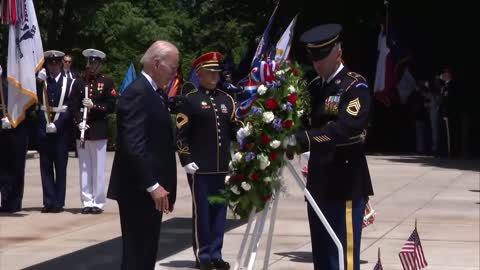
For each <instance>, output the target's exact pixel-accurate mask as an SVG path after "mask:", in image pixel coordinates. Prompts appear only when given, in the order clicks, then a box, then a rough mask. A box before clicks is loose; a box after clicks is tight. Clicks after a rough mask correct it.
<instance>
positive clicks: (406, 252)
mask: <svg viewBox="0 0 480 270" xmlns="http://www.w3.org/2000/svg"><path fill="white" fill-rule="evenodd" d="M398 256H399V257H400V261H401V262H402V266H403V269H404V270H419V269H423V268H425V267H427V265H428V264H427V260H426V259H425V255H424V254H423V248H422V243H421V242H420V237H419V236H418V232H417V227H416V226H415V229H414V230H413V233H412V234H411V235H410V237H409V238H408V240H407V242H405V244H404V245H403V247H402V250H401V251H400V253H399V254H398Z"/></svg>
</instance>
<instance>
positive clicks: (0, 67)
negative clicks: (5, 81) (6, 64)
mask: <svg viewBox="0 0 480 270" xmlns="http://www.w3.org/2000/svg"><path fill="white" fill-rule="evenodd" d="M2 74H3V69H2V66H1V65H0V76H2Z"/></svg>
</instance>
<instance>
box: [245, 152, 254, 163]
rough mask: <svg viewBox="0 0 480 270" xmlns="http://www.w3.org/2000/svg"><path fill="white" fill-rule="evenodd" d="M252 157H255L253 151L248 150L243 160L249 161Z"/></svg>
mask: <svg viewBox="0 0 480 270" xmlns="http://www.w3.org/2000/svg"><path fill="white" fill-rule="evenodd" d="M254 158H255V154H254V153H253V152H248V153H247V155H246V156H245V161H246V162H249V161H251V160H252V159H254Z"/></svg>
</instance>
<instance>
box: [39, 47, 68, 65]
mask: <svg viewBox="0 0 480 270" xmlns="http://www.w3.org/2000/svg"><path fill="white" fill-rule="evenodd" d="M64 56H65V53H64V52H61V51H56V50H50V51H46V52H44V53H43V57H44V58H45V62H46V63H50V64H57V63H60V62H62V58H63V57H64Z"/></svg>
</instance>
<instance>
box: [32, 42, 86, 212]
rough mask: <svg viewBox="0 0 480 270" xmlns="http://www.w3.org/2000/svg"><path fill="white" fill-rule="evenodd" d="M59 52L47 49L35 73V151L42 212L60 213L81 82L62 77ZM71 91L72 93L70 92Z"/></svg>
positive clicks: (63, 198) (61, 56)
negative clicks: (38, 161)
mask: <svg viewBox="0 0 480 270" xmlns="http://www.w3.org/2000/svg"><path fill="white" fill-rule="evenodd" d="M64 55H65V54H64V53H63V52H60V51H46V52H45V53H44V57H45V67H46V70H45V69H42V70H41V71H40V72H39V73H38V75H37V78H38V84H37V97H38V102H39V113H38V125H37V136H38V150H39V154H40V173H41V178H42V189H43V205H44V207H43V209H42V213H49V212H51V213H59V212H62V211H63V206H64V205H65V191H66V181H67V163H68V146H69V143H70V140H71V135H72V134H71V127H70V125H71V124H72V102H73V98H72V96H73V95H74V94H72V93H75V92H76V91H78V88H81V86H82V84H81V83H80V82H79V81H77V80H72V79H68V78H65V77H64V76H62V58H63V56H64ZM71 94H72V95H71Z"/></svg>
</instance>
